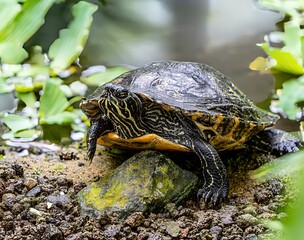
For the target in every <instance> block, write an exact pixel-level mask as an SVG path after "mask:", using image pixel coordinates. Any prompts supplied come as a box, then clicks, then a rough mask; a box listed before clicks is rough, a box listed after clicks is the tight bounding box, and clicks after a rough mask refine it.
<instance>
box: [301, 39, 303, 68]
mask: <svg viewBox="0 0 304 240" xmlns="http://www.w3.org/2000/svg"><path fill="white" fill-rule="evenodd" d="M301 53H302V62H303V65H304V36H302V37H301Z"/></svg>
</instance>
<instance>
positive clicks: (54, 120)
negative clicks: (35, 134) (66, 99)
mask: <svg viewBox="0 0 304 240" xmlns="http://www.w3.org/2000/svg"><path fill="white" fill-rule="evenodd" d="M76 117H77V115H76V114H74V113H72V112H61V113H58V114H56V115H53V116H48V117H47V118H41V119H40V124H59V125H69V124H71V123H73V122H74V121H75V118H76Z"/></svg>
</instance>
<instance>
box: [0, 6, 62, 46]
mask: <svg viewBox="0 0 304 240" xmlns="http://www.w3.org/2000/svg"><path fill="white" fill-rule="evenodd" d="M55 1H56V0H40V1H37V0H27V1H26V2H25V3H24V4H23V7H22V11H21V12H20V13H19V14H18V15H17V16H16V18H15V19H14V21H13V22H12V24H10V25H9V26H7V27H6V28H5V29H3V31H2V32H1V36H0V41H1V42H16V43H20V44H23V43H24V42H25V41H27V40H28V39H29V38H30V37H31V36H32V35H33V34H34V33H35V32H36V31H37V30H38V29H39V28H40V26H41V25H42V24H43V23H44V16H45V14H46V13H47V11H48V10H49V8H50V7H51V6H52V5H53V3H54V2H55Z"/></svg>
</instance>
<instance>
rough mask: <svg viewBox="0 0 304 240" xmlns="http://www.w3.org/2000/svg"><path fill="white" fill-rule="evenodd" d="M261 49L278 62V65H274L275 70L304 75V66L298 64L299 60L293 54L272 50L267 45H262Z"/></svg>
mask: <svg viewBox="0 0 304 240" xmlns="http://www.w3.org/2000/svg"><path fill="white" fill-rule="evenodd" d="M261 47H262V48H263V50H264V51H265V52H266V53H267V54H268V55H269V56H270V57H272V58H273V59H274V60H275V61H276V65H274V66H273V68H275V69H277V70H280V71H282V72H286V73H291V74H294V75H302V74H304V68H303V66H301V65H300V64H299V63H298V61H297V59H296V58H295V57H294V56H293V55H292V54H291V53H289V52H284V51H282V50H280V49H276V48H271V47H270V46H268V45H267V44H266V43H264V44H261Z"/></svg>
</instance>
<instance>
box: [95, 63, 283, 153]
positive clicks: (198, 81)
mask: <svg viewBox="0 0 304 240" xmlns="http://www.w3.org/2000/svg"><path fill="white" fill-rule="evenodd" d="M112 83H114V84H119V85H122V86H124V87H125V88H127V89H129V90H130V91H132V92H135V93H137V94H139V95H141V96H144V97H148V98H149V99H152V100H153V101H156V102H158V103H161V104H163V105H164V106H166V107H167V108H168V107H169V108H171V109H172V110H173V111H174V110H181V111H182V112H183V113H184V114H185V115H188V116H189V117H191V118H192V119H193V121H195V122H196V123H197V125H198V126H199V128H200V129H201V131H204V133H205V134H207V135H210V136H209V139H208V140H209V142H210V143H212V144H213V145H214V146H215V147H216V148H217V149H219V150H224V149H229V148H235V146H236V145H239V144H242V143H243V142H245V141H246V140H248V138H249V137H250V136H251V135H254V134H256V133H257V132H259V131H261V130H263V129H264V128H266V127H269V126H272V125H274V123H275V122H276V121H277V120H278V116H276V115H274V114H271V113H269V112H266V111H264V110H262V109H260V108H258V107H256V106H255V105H254V104H253V103H252V102H251V101H250V100H249V99H248V98H247V97H246V96H245V95H244V94H243V93H242V92H241V91H240V90H239V89H238V88H237V87H235V86H234V85H233V83H231V82H230V80H229V79H228V78H227V77H226V76H225V75H223V74H222V73H220V72H219V71H217V70H216V69H214V68H212V67H210V66H208V65H205V64H199V63H191V62H175V61H160V62H154V63H151V64H149V65H146V66H144V67H141V68H138V69H135V70H132V71H129V72H127V73H125V74H123V75H121V76H119V77H118V78H116V79H114V80H113V81H112ZM102 89H103V87H102V86H101V87H100V88H99V89H98V90H96V91H95V93H93V94H92V95H91V96H90V98H91V99H92V98H98V95H99V93H100V92H101V91H102ZM209 129H210V134H209V133H206V132H208V131H209Z"/></svg>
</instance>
